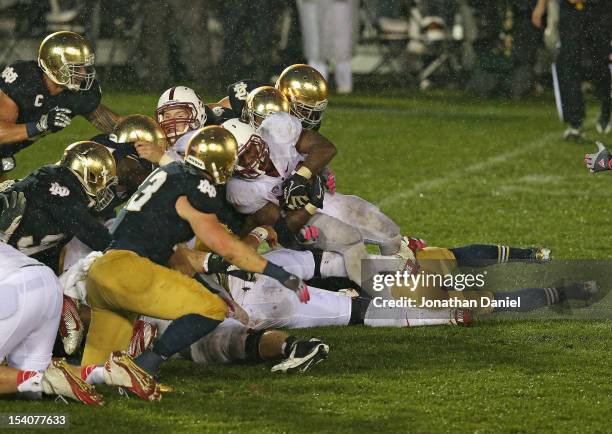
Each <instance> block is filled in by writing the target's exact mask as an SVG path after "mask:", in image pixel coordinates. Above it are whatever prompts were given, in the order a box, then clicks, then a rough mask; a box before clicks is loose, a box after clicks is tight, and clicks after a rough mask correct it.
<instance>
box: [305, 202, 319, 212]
mask: <svg viewBox="0 0 612 434" xmlns="http://www.w3.org/2000/svg"><path fill="white" fill-rule="evenodd" d="M304 209H305V210H306V212H307V213H308V214H310V215H314V214H315V213H316V212H317V211H318V210H319V208H317V207H316V206H314V205H313V204H311V203H307V204H306V206H305V207H304Z"/></svg>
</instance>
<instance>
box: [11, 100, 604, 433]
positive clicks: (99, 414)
mask: <svg viewBox="0 0 612 434" xmlns="http://www.w3.org/2000/svg"><path fill="white" fill-rule="evenodd" d="M104 102H105V103H107V104H108V105H109V106H110V107H113V108H114V109H116V110H117V111H119V112H120V113H122V114H129V113H134V112H139V113H151V111H152V110H151V109H152V108H153V107H154V104H155V102H156V96H155V95H147V96H144V95H138V94H117V93H115V94H107V95H105V96H104ZM595 115H596V114H595V113H591V118H594V117H595ZM325 116H326V117H325V123H324V127H323V129H322V133H323V134H325V135H326V136H328V137H329V138H330V139H331V140H332V141H333V142H334V143H335V144H336V145H337V147H338V149H339V154H338V156H337V157H336V159H335V160H334V162H333V165H332V167H333V169H334V170H335V171H336V173H337V184H338V190H339V191H342V192H344V193H352V194H357V195H360V196H362V197H364V198H366V199H368V200H370V201H372V202H374V203H377V204H379V205H380V207H381V208H382V210H383V211H385V212H386V213H388V215H390V216H391V217H393V218H394V219H395V220H396V221H397V222H398V223H399V224H400V226H401V228H402V231H403V233H406V234H413V235H418V236H421V237H423V238H425V239H426V240H427V241H428V242H429V244H430V245H437V246H458V245H462V244H468V243H472V242H487V243H504V244H513V245H523V246H530V245H544V246H548V247H550V248H551V249H552V250H553V254H554V256H555V258H565V259H602V258H609V257H611V256H612V248H611V247H610V246H611V245H612V231H610V229H609V228H610V226H609V221H608V218H609V211H610V207H609V202H608V200H607V195H608V193H609V191H610V185H611V184H610V183H611V182H612V180H610V179H607V178H608V176H607V175H606V174H603V175H599V176H593V175H590V174H589V173H588V172H587V171H586V170H585V169H584V166H583V164H582V159H583V156H584V154H585V152H593V151H592V150H591V149H595V147H594V146H593V145H592V144H586V143H582V144H575V143H566V142H563V141H562V140H561V139H560V135H561V133H562V127H561V125H560V124H559V123H558V120H557V119H556V113H555V109H554V104H553V102H552V99H551V98H548V97H547V98H543V99H542V100H537V101H529V102H521V103H514V102H512V103H510V102H506V101H501V100H497V101H480V100H473V99H468V98H465V97H461V96H459V95H456V94H452V93H446V92H445V93H433V94H429V95H427V96H422V95H419V96H417V97H415V96H413V95H396V94H388V96H376V97H373V96H368V95H361V96H351V97H342V98H341V97H333V98H332V103H331V104H330V107H329V109H328V110H327V112H326V115H325ZM592 123H593V120H592V119H591V124H589V125H588V127H590V128H587V131H586V132H587V134H589V135H590V137H592V138H598V136H597V133H596V132H595V131H594V128H593V126H592ZM93 133H94V130H93V129H92V127H90V126H89V125H88V124H87V123H86V122H85V121H83V120H78V121H75V122H74V124H73V125H72V126H71V127H70V128H68V129H67V131H64V132H62V133H60V134H56V135H52V136H49V137H47V138H45V139H44V141H41V142H40V143H37V144H36V145H34V146H32V147H31V148H30V149H28V150H26V151H25V152H22V153H21V154H20V155H19V157H18V165H19V169H18V171H17V175H24V174H26V173H27V172H28V171H30V170H32V169H34V168H35V167H37V166H38V165H40V164H43V163H49V162H54V161H57V160H58V159H59V157H60V152H61V150H62V149H63V147H64V146H65V145H66V144H67V143H70V142H72V141H75V140H80V139H84V138H89V137H90V136H92V135H93ZM550 318H551V319H547V320H530V321H501V320H498V319H489V320H484V321H480V322H477V323H476V324H474V325H473V326H472V327H470V328H454V327H420V328H413V329H371V328H367V327H350V328H325V329H323V328H322V329H315V330H304V331H296V334H299V335H316V336H320V337H322V338H323V339H325V340H326V341H327V342H328V343H329V344H330V346H331V352H330V356H329V358H328V360H326V361H325V362H324V363H322V364H320V365H318V366H316V367H315V369H313V370H312V372H309V373H307V374H303V375H293V376H283V375H272V374H271V373H270V372H269V366H265V365H239V366H196V365H193V364H191V363H188V362H182V361H177V362H171V363H169V364H168V365H166V366H164V368H163V369H162V376H163V378H162V380H163V381H164V382H166V383H168V384H170V385H172V386H174V387H175V389H176V391H175V392H174V393H171V394H167V395H165V396H164V399H163V400H162V401H161V402H160V403H157V404H149V403H145V402H142V401H139V400H137V399H136V398H132V399H129V400H128V399H124V398H122V397H120V396H119V395H118V394H117V393H116V391H115V390H112V389H109V388H104V387H100V388H99V389H100V390H101V391H102V392H103V393H104V394H105V396H106V397H107V401H108V402H107V405H106V406H105V407H103V408H87V407H85V406H83V405H79V404H76V403H71V404H70V405H64V404H62V403H54V402H49V401H46V402H15V401H6V400H3V401H0V413H65V414H69V415H70V422H71V426H72V428H76V429H79V430H92V431H104V432H111V431H113V430H115V431H117V432H120V431H130V432H144V431H148V432H151V433H152V432H167V431H174V432H186V431H208V432H237V433H243V432H266V433H270V432H324V431H327V432H349V431H355V432H361V431H363V432H543V431H544V432H546V431H558V432H593V431H599V432H607V431H610V430H611V425H610V416H609V415H610V408H612V383H611V382H610V380H609V379H610V376H611V374H612V372H611V368H610V366H611V364H610V360H611V356H612V338H611V337H610V336H611V333H610V331H611V330H612V323H611V322H609V321H580V320H575V319H573V320H571V319H570V320H554V319H552V318H554V315H551V316H550Z"/></svg>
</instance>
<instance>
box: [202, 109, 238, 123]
mask: <svg viewBox="0 0 612 434" xmlns="http://www.w3.org/2000/svg"><path fill="white" fill-rule="evenodd" d="M238 117H240V113H236V112H235V111H234V110H232V109H231V108H227V107H222V106H220V105H218V106H214V107H209V106H206V126H208V125H221V124H222V123H223V122H225V121H227V120H229V119H234V118H238Z"/></svg>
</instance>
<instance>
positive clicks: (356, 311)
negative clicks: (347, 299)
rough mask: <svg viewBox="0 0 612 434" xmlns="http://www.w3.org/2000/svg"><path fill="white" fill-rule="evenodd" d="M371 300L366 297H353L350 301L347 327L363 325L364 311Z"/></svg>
mask: <svg viewBox="0 0 612 434" xmlns="http://www.w3.org/2000/svg"><path fill="white" fill-rule="evenodd" d="M371 301H372V299H370V298H366V297H354V298H353V299H352V300H351V319H350V320H349V325H354V324H363V320H364V319H365V314H366V311H367V310H368V306H369V305H370V302H371Z"/></svg>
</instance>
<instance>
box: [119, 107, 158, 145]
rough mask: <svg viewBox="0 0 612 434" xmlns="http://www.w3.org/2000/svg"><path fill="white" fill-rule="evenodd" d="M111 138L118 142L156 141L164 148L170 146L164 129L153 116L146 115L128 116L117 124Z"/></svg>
mask: <svg viewBox="0 0 612 434" xmlns="http://www.w3.org/2000/svg"><path fill="white" fill-rule="evenodd" d="M109 138H110V139H111V140H112V141H113V142H116V143H126V142H136V141H139V140H143V141H145V142H151V143H155V144H156V145H158V146H161V147H162V148H163V149H166V148H167V147H168V140H167V139H166V134H165V133H164V130H162V128H161V127H160V126H159V124H158V123H157V122H155V120H154V119H153V118H151V117H149V116H145V115H129V116H126V117H125V118H123V119H122V120H121V121H120V122H119V123H118V124H117V125H116V126H115V129H114V130H113V133H112V134H111V135H110V136H109Z"/></svg>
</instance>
